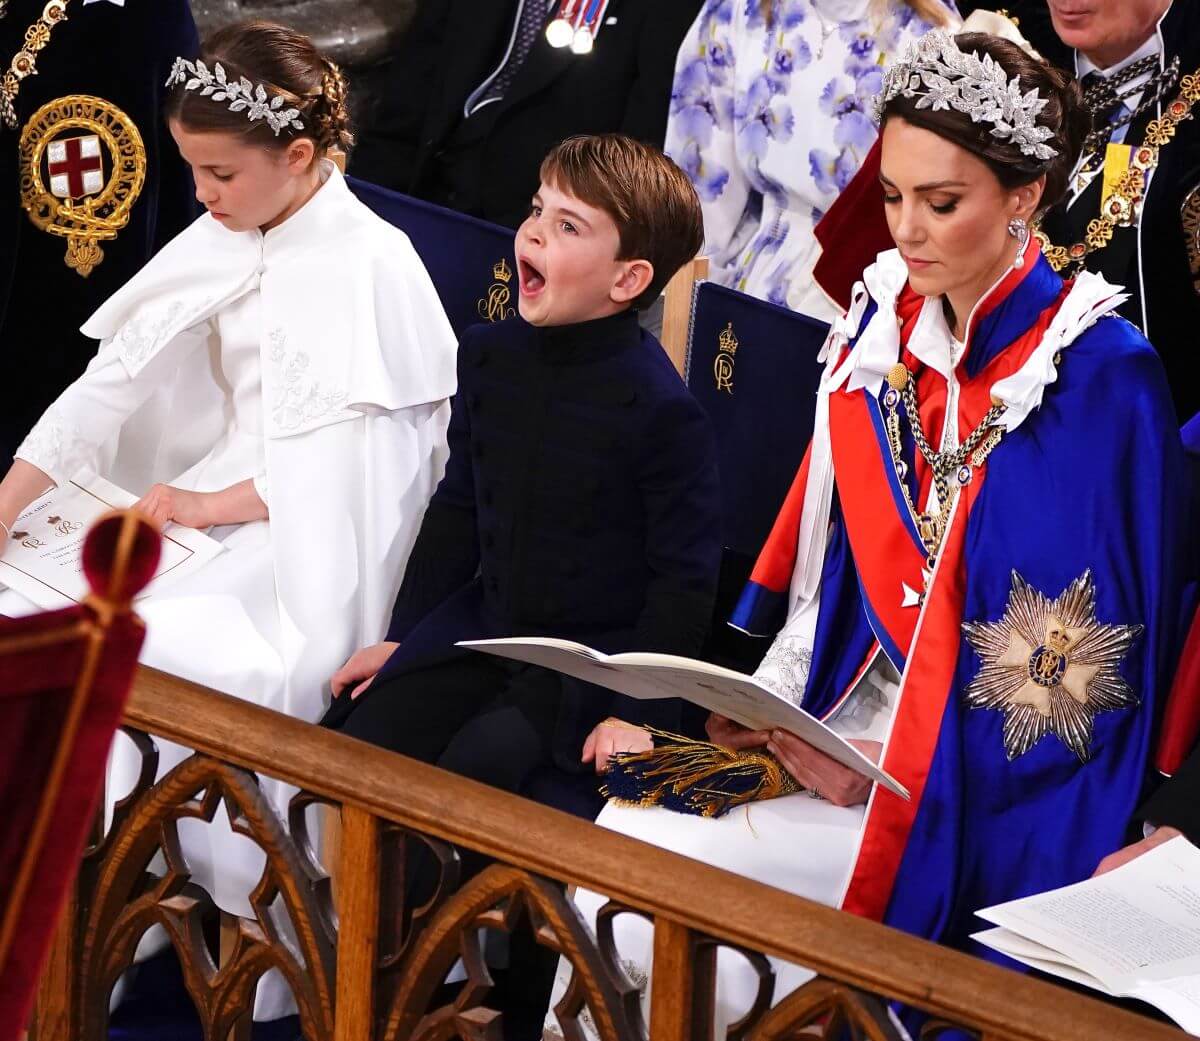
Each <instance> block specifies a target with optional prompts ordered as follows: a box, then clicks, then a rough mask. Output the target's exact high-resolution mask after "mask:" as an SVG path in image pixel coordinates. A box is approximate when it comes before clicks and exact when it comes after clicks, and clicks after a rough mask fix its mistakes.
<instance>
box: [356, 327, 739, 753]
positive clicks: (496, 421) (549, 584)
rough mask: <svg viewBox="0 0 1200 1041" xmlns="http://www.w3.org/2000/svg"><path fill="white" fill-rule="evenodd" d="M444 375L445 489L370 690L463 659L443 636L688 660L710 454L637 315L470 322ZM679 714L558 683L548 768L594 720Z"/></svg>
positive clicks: (697, 616) (709, 556) (426, 527)
mask: <svg viewBox="0 0 1200 1041" xmlns="http://www.w3.org/2000/svg"><path fill="white" fill-rule="evenodd" d="M458 370H459V386H458V393H457V395H456V396H455V398H454V402H453V409H452V415H451V420H450V430H449V441H450V459H449V462H448V464H447V468H446V475H445V477H444V478H443V479H442V482H441V484H440V485H439V486H438V489H437V492H436V493H435V494H434V496H433V499H432V501H431V502H430V505H429V509H428V512H427V513H426V515H425V520H424V522H423V524H422V527H421V532H420V534H419V535H418V538H417V542H416V545H415V547H414V549H413V552H412V555H411V557H410V560H409V564H408V568H407V570H406V573H405V577H404V583H403V586H402V588H401V590H400V595H399V597H398V598H397V601H396V607H395V611H394V613H393V618H392V624H391V629H390V631H389V633H388V639H389V640H396V641H400V644H401V646H400V648H399V650H397V651H396V653H395V654H394V655H393V656H392V659H391V661H389V662H388V664H387V665H386V666H385V667H384V669H383V670H382V671H381V672H380V679H384V678H386V677H387V676H389V675H394V674H396V673H397V672H398V671H399V670H408V669H413V668H419V667H421V666H424V665H428V664H432V663H434V662H437V661H445V660H448V659H451V658H453V657H455V656H458V655H461V654H465V653H475V652H466V651H463V650H461V649H458V648H455V646H454V644H455V642H456V641H458V640H467V639H487V638H493V637H500V636H536V635H551V636H558V637H562V638H565V639H572V640H578V641H580V642H582V643H586V644H588V645H590V646H594V647H597V648H599V649H601V650H604V651H608V652H614V651H623V650H645V651H659V652H664V653H672V654H682V655H695V654H696V653H698V652H699V650H700V648H701V646H702V645H703V642H704V638H705V636H706V634H707V632H708V627H709V623H710V619H711V617H712V608H713V598H714V596H715V593H716V582H717V573H718V569H719V567H720V558H721V516H720V501H719V491H718V486H717V485H718V482H717V466H716V446H715V442H714V437H713V433H712V429H711V427H710V425H709V421H708V417H707V416H706V415H705V414H704V412H703V411H702V410H701V408H700V406H699V405H697V404H696V402H695V400H694V399H693V398H692V396H691V394H690V393H689V392H688V390H687V388H686V387H685V386H684V384H683V382H682V380H680V378H679V375H678V374H677V373H676V371H675V369H674V368H673V367H672V365H671V363H670V361H669V360H668V359H667V356H666V354H665V353H664V352H663V350H662V348H661V347H660V345H659V344H658V342H657V341H656V340H655V339H654V338H653V337H652V336H650V335H649V333H646V332H643V331H642V330H640V329H639V328H638V324H637V316H636V315H635V314H634V313H633V312H626V313H624V314H622V315H619V316H617V317H614V318H608V319H602V320H600V321H598V322H589V323H584V324H582V325H576V326H564V327H559V328H556V329H535V328H533V327H532V326H530V325H528V324H526V323H525V322H524V321H522V320H521V319H520V318H512V319H509V320H508V321H506V322H502V323H500V324H498V325H490V326H475V327H473V328H471V329H469V330H468V331H467V333H466V334H465V335H464V336H463V338H462V343H461V345H460V347H459V360H458ZM679 708H680V706H679V704H678V703H677V702H630V701H629V700H628V699H626V698H623V697H620V696H619V695H614V694H612V693H611V692H610V691H607V690H603V691H602V690H599V689H598V688H594V687H587V686H586V685H583V684H578V683H576V682H575V681H574V680H564V699H563V706H562V709H561V711H560V715H559V719H558V724H557V732H556V740H555V756H556V759H558V760H559V761H560V765H563V766H575V767H577V766H578V764H579V752H580V749H581V748H582V744H583V739H584V738H585V737H586V735H587V733H588V731H590V730H591V728H592V727H593V726H595V724H596V723H598V722H599V721H600V720H602V719H604V718H605V717H606V716H609V715H619V716H621V717H622V718H625V719H629V720H630V721H631V722H641V723H651V724H653V725H656V726H661V727H665V728H672V727H675V728H677V727H678V725H679Z"/></svg>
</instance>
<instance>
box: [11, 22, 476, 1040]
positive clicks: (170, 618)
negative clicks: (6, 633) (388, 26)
mask: <svg viewBox="0 0 1200 1041" xmlns="http://www.w3.org/2000/svg"><path fill="white" fill-rule="evenodd" d="M171 83H172V85H173V86H174V91H173V93H172V95H171V98H170V101H169V109H168V116H169V119H170V127H171V132H172V134H173V136H174V138H175V140H176V142H177V144H178V146H179V149H180V151H181V153H182V154H183V157H184V158H185V159H186V160H187V162H188V163H189V164H190V165H191V168H192V171H193V174H194V176H195V181H196V196H197V198H198V199H199V200H200V202H201V203H203V204H204V206H205V207H206V208H207V210H208V213H207V214H205V215H204V216H202V217H201V218H200V219H199V220H197V221H196V222H195V223H194V224H193V225H192V226H191V227H190V228H188V229H187V230H186V231H184V232H183V233H182V234H181V235H179V236H178V237H177V238H176V239H175V240H174V241H173V242H171V243H170V244H169V245H168V246H167V247H166V248H165V249H164V250H163V251H162V252H161V253H160V254H159V255H158V256H157V257H155V259H154V260H152V261H151V262H150V263H149V264H148V265H147V266H146V267H145V268H144V269H143V270H142V271H141V272H140V273H139V274H138V275H137V276H135V277H134V278H133V279H132V280H131V281H130V282H129V283H128V284H127V285H126V286H125V287H124V288H123V289H122V290H121V291H120V292H118V293H117V294H116V295H115V296H114V297H113V298H112V299H110V300H109V301H108V302H107V303H106V304H105V305H104V306H103V307H102V308H101V309H100V311H99V312H98V313H97V314H96V315H94V316H93V317H92V319H91V320H90V321H89V322H88V323H87V325H86V326H85V327H84V332H85V333H86V334H88V335H90V336H93V337H95V338H96V339H97V340H99V341H100V348H99V351H98V353H97V355H96V357H95V358H94V359H93V361H92V363H91V364H90V365H89V366H88V369H87V371H86V372H85V373H84V374H83V376H82V377H80V379H79V380H77V381H76V382H75V383H74V384H72V385H71V386H70V387H68V388H67V390H66V391H64V392H63V394H62V396H61V397H60V398H59V399H58V400H57V401H56V402H55V403H54V404H53V405H52V406H51V407H50V408H49V409H48V410H47V411H46V413H45V414H44V415H43V416H42V418H41V420H39V422H38V423H37V424H36V425H35V427H34V428H33V430H32V431H31V432H30V434H29V436H28V437H27V438H26V440H25V442H24V443H23V444H22V445H21V447H20V448H19V449H18V451H17V453H16V461H15V462H14V463H13V466H12V468H11V470H10V471H9V473H8V474H7V476H5V478H4V480H3V481H2V482H0V525H2V526H0V552H2V551H3V548H4V544H5V542H6V541H7V537H8V534H9V533H10V532H11V529H12V526H13V523H14V522H15V520H16V518H17V516H18V515H19V514H20V513H21V512H22V511H23V510H24V509H25V508H26V507H27V506H28V504H29V503H30V502H32V501H33V500H34V499H35V498H36V497H37V496H39V495H41V494H42V493H44V492H45V491H47V490H48V489H49V488H51V487H52V486H55V485H62V484H63V483H64V482H66V481H69V480H70V479H71V478H73V477H75V476H77V475H78V474H80V473H82V472H85V471H88V470H91V471H95V472H97V473H99V474H100V475H101V476H103V477H106V478H109V479H111V480H112V481H114V482H115V483H116V484H118V485H120V486H122V487H123V488H125V489H127V490H129V491H131V492H134V493H135V494H138V495H142V496H144V497H143V498H142V499H141V501H140V503H139V504H138V505H139V507H140V508H141V509H142V510H144V511H145V512H146V513H147V514H149V515H150V516H151V517H152V518H153V519H154V520H156V521H157V522H159V523H160V524H164V525H166V524H171V523H173V524H179V525H183V526H186V527H192V528H202V529H207V530H208V531H209V533H210V534H211V536H212V537H213V538H215V539H218V540H219V541H221V542H222V544H223V546H224V551H223V552H222V553H221V554H220V556H218V557H217V558H216V559H215V560H213V561H212V562H211V563H209V564H208V565H206V566H205V567H204V568H203V569H202V570H201V571H200V572H198V573H196V574H194V575H193V576H191V577H190V578H187V579H183V580H181V581H180V582H179V583H177V584H176V585H174V586H171V587H169V588H167V589H165V590H164V591H163V593H162V594H160V595H158V596H156V597H151V598H149V599H147V600H146V601H144V602H142V603H140V604H139V607H138V610H139V613H140V614H141V615H142V617H143V618H144V619H145V621H146V624H147V629H148V639H147V642H146V646H145V651H144V654H143V657H142V661H143V662H144V663H145V664H147V665H151V666H154V667H157V668H160V669H163V670H166V671H168V672H171V673H174V674H176V675H178V676H182V677H184V678H186V679H189V680H192V681H195V682H197V683H202V684H205V685H207V686H210V687H215V688H217V689H218V690H221V691H225V692H227V693H229V694H233V695H236V696H238V697H241V698H245V699H247V700H250V701H254V702H256V703H258V704H260V705H265V706H268V707H270V708H273V709H277V710H279V711H282V712H286V713H288V714H289V715H292V716H296V717H298V718H301V719H306V720H315V719H317V718H318V717H319V716H320V715H321V713H322V711H323V709H324V702H325V694H326V690H327V688H328V680H329V677H330V676H331V675H332V674H333V672H334V671H335V670H336V669H337V668H338V666H340V665H341V663H342V662H344V661H345V660H346V659H347V658H348V657H349V656H350V655H351V654H352V653H353V652H354V650H355V649H356V648H358V647H362V646H365V645H368V644H372V643H376V642H378V641H379V640H380V639H382V637H383V635H384V632H385V630H386V629H387V622H388V618H389V615H390V610H391V606H392V602H393V600H394V598H395V595H396V591H397V589H398V588H399V584H400V579H401V577H402V573H403V571H404V566H405V562H406V560H407V557H408V553H409V550H410V549H411V547H412V543H413V540H414V538H415V537H416V533H417V529H418V526H419V524H420V521H421V517H422V515H423V513H424V511H425V506H426V504H427V502H428V499H429V497H430V495H431V494H432V493H433V490H434V488H435V487H436V485H437V482H438V481H439V480H440V478H441V475H442V470H443V465H444V461H445V456H446V442H445V427H446V423H447V420H448V417H449V404H448V399H449V397H450V396H451V395H452V394H453V392H454V388H455V343H456V341H455V337H454V335H453V332H452V330H451V328H450V325H449V322H448V321H447V319H446V316H445V313H444V311H443V309H442V307H441V304H440V302H439V300H438V296H437V293H436V292H435V290H434V287H433V284H432V283H431V282H430V279H429V276H428V274H427V273H426V271H425V269H424V267H423V266H422V264H421V261H420V259H419V258H418V256H417V254H416V252H415V251H414V249H413V247H412V245H411V243H410V242H409V241H408V239H407V237H406V236H405V235H404V234H403V233H402V232H400V231H399V230H397V229H395V228H393V227H391V226H390V225H388V224H387V223H385V222H384V221H382V220H381V219H379V218H378V217H376V216H375V215H374V214H373V213H371V211H369V210H368V209H367V208H366V207H365V206H364V205H363V204H362V203H360V202H359V201H358V200H357V199H356V198H355V197H354V196H353V194H351V192H350V189H349V188H348V187H347V185H346V182H345V180H344V179H343V177H342V175H341V173H340V172H339V171H338V169H337V167H336V166H335V164H334V163H333V162H332V161H331V160H330V159H329V158H328V153H330V152H331V151H333V150H335V149H338V150H340V149H344V148H345V147H346V146H348V144H349V143H350V134H349V129H348V119H347V114H346V103H345V85H344V82H343V80H342V77H341V74H340V72H339V71H338V69H337V67H336V66H335V65H333V64H332V63H331V62H329V61H327V60H326V59H325V58H323V57H322V56H321V55H320V54H319V53H318V52H317V50H316V49H315V48H314V47H313V45H312V43H311V41H309V40H308V39H307V38H305V37H303V36H301V35H299V34H298V33H295V32H293V31H292V30H289V29H285V28H283V27H281V26H275V25H270V24H267V23H261V22H259V23H247V24H244V25H239V26H233V27H230V28H228V29H224V30H222V31H220V32H219V33H217V34H216V35H215V36H214V37H213V38H212V39H211V40H210V41H209V42H208V44H207V45H206V48H205V55H204V58H203V60H202V61H199V62H195V63H192V62H188V61H184V60H182V59H180V60H179V61H177V62H176V66H175V70H174V72H173V74H172V79H171ZM0 596H2V599H0V612H3V613H7V614H20V613H28V612H29V611H30V610H32V609H33V608H32V605H30V604H28V603H21V602H19V601H20V598H19V597H18V596H17V594H16V593H14V592H12V591H9V592H6V593H4V594H2V595H0ZM118 751H119V749H118ZM172 751H174V752H176V754H175V755H168V756H167V762H168V765H170V764H173V763H174V762H175V761H178V754H179V753H178V750H172ZM128 758H129V757H128V756H120V755H118V756H116V765H115V767H114V773H118V774H119V773H124V772H125V771H124V770H123V769H121V767H122V766H130V765H132V764H127V763H125V762H124V760H127V759H128ZM134 777H136V773H133V774H132V776H128V777H115V776H114V777H113V778H112V779H111V789H112V790H111V792H110V794H112V793H115V794H117V795H119V794H121V793H122V792H123V791H125V790H128V788H129V787H130V786H131V784H132V781H133V778H134ZM264 790H265V791H266V792H267V794H268V796H269V797H271V798H272V799H273V800H274V801H275V803H276V806H277V809H279V810H280V811H281V812H285V811H286V803H285V801H284V800H285V799H286V797H287V795H288V792H287V790H285V788H284V786H283V785H277V784H271V783H269V782H268V783H266V784H264ZM223 817H224V814H223V813H220V812H219V813H218V821H217V822H214V827H213V828H210V829H209V833H210V834H205V829H203V828H202V827H197V828H196V829H195V831H194V833H189V834H188V835H185V836H183V838H184V841H185V853H186V855H187V857H188V860H189V865H190V867H191V868H192V869H193V872H194V874H195V875H196V876H197V881H199V882H201V884H204V885H205V886H206V888H209V889H210V892H212V894H213V896H214V898H215V899H216V900H217V902H218V903H219V904H220V905H221V906H222V907H224V908H225V909H226V910H228V911H232V912H234V913H240V914H248V913H249V908H248V905H247V904H246V903H245V899H244V897H245V894H247V893H248V892H249V891H250V889H251V888H252V887H253V885H254V883H255V882H257V879H258V875H259V873H260V872H261V867H262V860H261V858H259V859H257V860H256V859H255V858H254V857H253V855H251V856H249V857H247V856H246V854H244V853H242V852H241V849H243V848H248V846H249V844H248V843H244V842H239V843H236V844H235V845H236V846H237V847H238V850H237V851H236V852H233V855H232V856H231V855H230V853H231V850H230V849H229V848H226V847H227V845H228V843H227V842H219V836H218V837H216V838H214V837H212V835H211V832H213V831H214V830H216V827H217V826H218V825H223V824H224V821H223V820H222V818H223ZM184 823H185V824H190V823H192V822H184ZM183 830H184V829H182V828H181V831H183ZM218 843H219V844H220V845H221V847H222V848H221V851H220V853H219V854H218V852H217V851H216V850H215V849H213V848H212V847H213V846H214V845H217V844H218ZM214 861H215V862H219V863H220V864H221V872H220V878H219V879H211V878H205V877H204V876H205V875H206V874H208V873H209V870H210V869H211V864H212V863H213V862H214ZM206 862H207V863H206ZM206 869H207V870H206ZM260 1004H261V1002H260ZM260 1011H265V1010H260ZM267 1014H268V1016H269V1015H270V1013H269V1012H268V1013H267Z"/></svg>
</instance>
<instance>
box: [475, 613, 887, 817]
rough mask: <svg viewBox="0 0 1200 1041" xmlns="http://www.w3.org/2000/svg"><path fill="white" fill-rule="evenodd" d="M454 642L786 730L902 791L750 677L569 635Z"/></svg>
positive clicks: (645, 697) (637, 694) (640, 695)
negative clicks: (617, 650) (596, 646)
mask: <svg viewBox="0 0 1200 1041" xmlns="http://www.w3.org/2000/svg"><path fill="white" fill-rule="evenodd" d="M459 646H460V647H469V648H471V649H472V650H477V651H484V652H486V653H488V654H495V655H497V656H499V657H501V658H512V659H514V660H516V661H524V662H529V663H530V664H532V665H540V666H542V667H543V668H547V669H552V670H554V671H555V672H561V673H563V674H565V675H567V676H573V677H574V678H575V679H579V680H583V681H584V682H586V683H594V684H596V685H597V686H600V687H607V688H608V689H609V690H615V691H618V692H620V693H621V694H625V695H627V696H629V697H631V698H637V699H639V700H641V701H654V700H658V699H661V698H683V699H685V700H687V701H690V702H692V703H693V704H696V705H699V706H700V707H701V708H706V709H708V710H709V711H710V712H716V713H718V714H720V715H722V716H725V717H727V718H729V719H732V720H733V721H734V722H735V723H740V724H742V725H743V726H747V727H750V728H751V729H753V730H773V729H776V728H778V729H780V730H787V731H790V732H791V733H793V734H795V735H796V736H797V737H799V738H801V739H802V740H804V741H807V742H808V743H809V744H810V745H812V746H813V747H814V748H816V749H818V750H819V751H821V752H824V753H825V754H826V755H827V756H829V757H830V758H831V759H835V760H837V761H838V762H839V763H841V764H842V765H843V766H848V767H849V768H850V769H851V770H857V771H858V772H859V773H861V774H863V775H864V776H865V777H869V778H871V780H873V781H877V782H878V783H879V784H881V785H883V786H884V787H885V788H887V789H888V790H889V791H892V792H894V793H895V794H897V795H899V796H900V797H901V798H904V799H907V798H908V797H909V796H908V790H907V789H906V788H905V787H904V786H903V785H902V784H900V782H899V781H897V780H896V779H895V778H894V777H892V776H891V775H890V774H888V773H887V772H886V771H884V770H883V769H881V768H880V767H879V766H878V765H876V764H875V763H873V762H871V760H870V759H868V758H867V757H866V756H865V755H863V754H862V752H860V751H859V750H858V749H857V748H855V747H854V746H853V745H851V744H850V743H849V742H847V741H846V740H845V739H844V738H843V737H841V736H840V735H839V734H837V733H835V732H834V731H833V730H831V729H830V728H829V727H827V726H826V725H825V724H824V723H822V722H821V721H820V720H819V719H817V718H816V717H814V716H811V715H809V714H808V713H807V712H805V711H804V710H803V709H802V708H800V707H799V706H798V705H796V704H794V703H793V702H791V701H788V700H787V698H783V697H780V696H779V695H778V694H776V693H775V692H774V691H773V690H768V689H767V688H766V687H764V686H763V685H762V684H760V683H758V682H756V681H755V680H754V678H753V677H752V676H747V675H746V674H745V673H742V672H734V671H733V670H732V669H725V668H722V667H721V666H719V665H712V664H710V663H708V662H702V661H696V660H694V659H692V658H681V657H677V656H675V655H670V654H649V653H639V652H633V653H628V654H613V655H606V654H602V653H601V652H599V651H596V650H593V649H592V648H590V647H586V646H584V645H583V644H581V643H572V642H571V641H569V640H557V639H553V638H551V637H545V636H528V637H519V638H512V639H502V640H464V641H462V642H461V643H460V644H459Z"/></svg>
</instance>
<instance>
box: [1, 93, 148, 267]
mask: <svg viewBox="0 0 1200 1041" xmlns="http://www.w3.org/2000/svg"><path fill="white" fill-rule="evenodd" d="M20 153H21V206H22V207H23V208H24V209H25V212H26V213H28V214H29V219H30V220H31V221H33V223H34V225H35V226H36V227H37V228H38V229H39V230H41V231H44V232H47V233H48V234H50V235H56V236H58V237H59V238H64V239H66V240H67V255H66V263H67V267H69V268H71V269H72V270H73V271H76V272H78V273H79V274H80V275H82V276H83V277H84V278H87V276H88V275H90V274H91V273H92V271H93V270H94V269H95V267H96V265H97V264H99V263H100V262H101V261H102V260H104V250H103V249H102V248H101V246H100V243H101V242H109V241H112V240H113V239H115V238H116V237H117V234H118V233H119V232H120V231H121V230H122V229H123V228H124V227H125V226H126V225H127V224H128V223H129V214H130V211H131V210H132V209H133V205H134V203H135V202H137V199H138V196H139V195H140V194H141V192H142V187H143V186H144V184H145V183H146V146H145V144H144V143H143V142H142V135H141V134H140V133H139V132H138V128H137V126H136V125H135V124H134V122H133V120H132V119H130V118H129V117H128V116H127V115H126V114H125V113H124V112H122V111H121V110H120V109H119V108H117V106H116V105H113V104H111V103H110V102H107V101H104V100H102V99H101V98H95V97H90V96H88V95H85V94H72V95H70V96H68V97H63V98H58V99H56V100H54V101H51V102H49V103H48V104H45V105H43V106H42V107H41V108H39V109H38V110H37V111H36V112H35V113H34V114H33V116H32V117H31V118H30V120H29V122H28V123H26V124H25V129H24V130H23V131H22V132H21V144H20Z"/></svg>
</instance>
